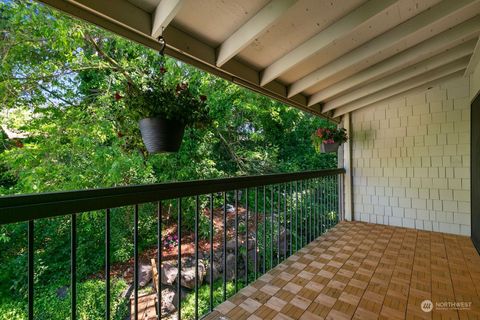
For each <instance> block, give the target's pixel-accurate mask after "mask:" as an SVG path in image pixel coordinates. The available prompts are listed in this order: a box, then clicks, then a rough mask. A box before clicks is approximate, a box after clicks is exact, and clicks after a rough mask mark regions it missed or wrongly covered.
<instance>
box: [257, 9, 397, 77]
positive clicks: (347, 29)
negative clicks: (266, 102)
mask: <svg viewBox="0 0 480 320" xmlns="http://www.w3.org/2000/svg"><path fill="white" fill-rule="evenodd" d="M396 2H397V1H396V0H370V1H368V2H366V3H365V4H363V5H362V6H360V7H358V8H356V9H355V10H353V11H352V12H350V13H349V14H347V15H346V16H344V17H343V18H341V19H340V20H338V21H337V22H335V23H334V24H332V25H330V26H328V27H327V28H326V29H324V30H322V31H321V32H320V33H318V34H317V35H315V36H314V37H312V38H310V39H309V40H307V41H306V42H304V43H302V44H301V45H300V46H298V47H297V48H295V49H294V50H292V51H290V52H289V53H287V54H286V55H284V56H283V57H281V58H280V59H278V60H277V61H275V62H274V63H272V64H271V65H270V66H268V67H267V68H265V70H263V73H262V78H261V81H260V85H261V86H264V85H266V84H267V83H269V82H271V81H273V80H275V79H276V78H278V77H279V76H281V75H282V74H284V73H285V72H287V71H289V70H291V69H292V68H294V67H295V66H296V65H298V64H299V63H301V62H302V61H304V60H305V59H307V58H309V57H311V56H313V55H314V54H316V53H317V52H319V51H321V50H322V49H325V48H326V47H328V46H330V45H332V44H333V43H334V42H335V41H337V40H338V39H340V38H342V37H344V36H346V35H348V34H351V33H352V32H354V31H355V29H357V28H358V27H360V26H361V25H362V24H364V23H367V22H368V21H369V20H370V19H372V18H373V17H374V16H376V15H378V14H379V13H381V12H382V11H384V10H386V9H387V8H388V7H390V6H391V5H393V4H395V3H396Z"/></svg>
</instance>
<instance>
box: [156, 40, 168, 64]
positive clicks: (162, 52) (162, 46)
mask: <svg viewBox="0 0 480 320" xmlns="http://www.w3.org/2000/svg"><path fill="white" fill-rule="evenodd" d="M158 42H159V43H160V50H159V51H158V54H159V55H160V67H161V68H163V67H164V63H165V47H166V46H167V43H166V42H165V38H164V37H163V36H160V37H158Z"/></svg>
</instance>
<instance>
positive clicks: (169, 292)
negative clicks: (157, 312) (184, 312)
mask: <svg viewBox="0 0 480 320" xmlns="http://www.w3.org/2000/svg"><path fill="white" fill-rule="evenodd" d="M174 300H175V288H174V287H167V288H165V289H163V290H162V306H161V308H162V314H165V313H166V314H170V313H172V312H174V311H175V310H176V309H177V308H176V304H175V303H174Z"/></svg>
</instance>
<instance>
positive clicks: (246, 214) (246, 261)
mask: <svg viewBox="0 0 480 320" xmlns="http://www.w3.org/2000/svg"><path fill="white" fill-rule="evenodd" d="M245 226H246V231H245V249H246V250H245V286H248V188H247V189H245Z"/></svg>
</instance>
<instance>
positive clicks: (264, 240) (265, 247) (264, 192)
mask: <svg viewBox="0 0 480 320" xmlns="http://www.w3.org/2000/svg"><path fill="white" fill-rule="evenodd" d="M266 194H267V189H266V186H263V270H262V271H263V272H262V273H265V272H266V269H267V268H266V263H267V257H266V251H267V233H266V231H267V230H266V217H265V216H266V215H267V211H266V206H267V196H266Z"/></svg>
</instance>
